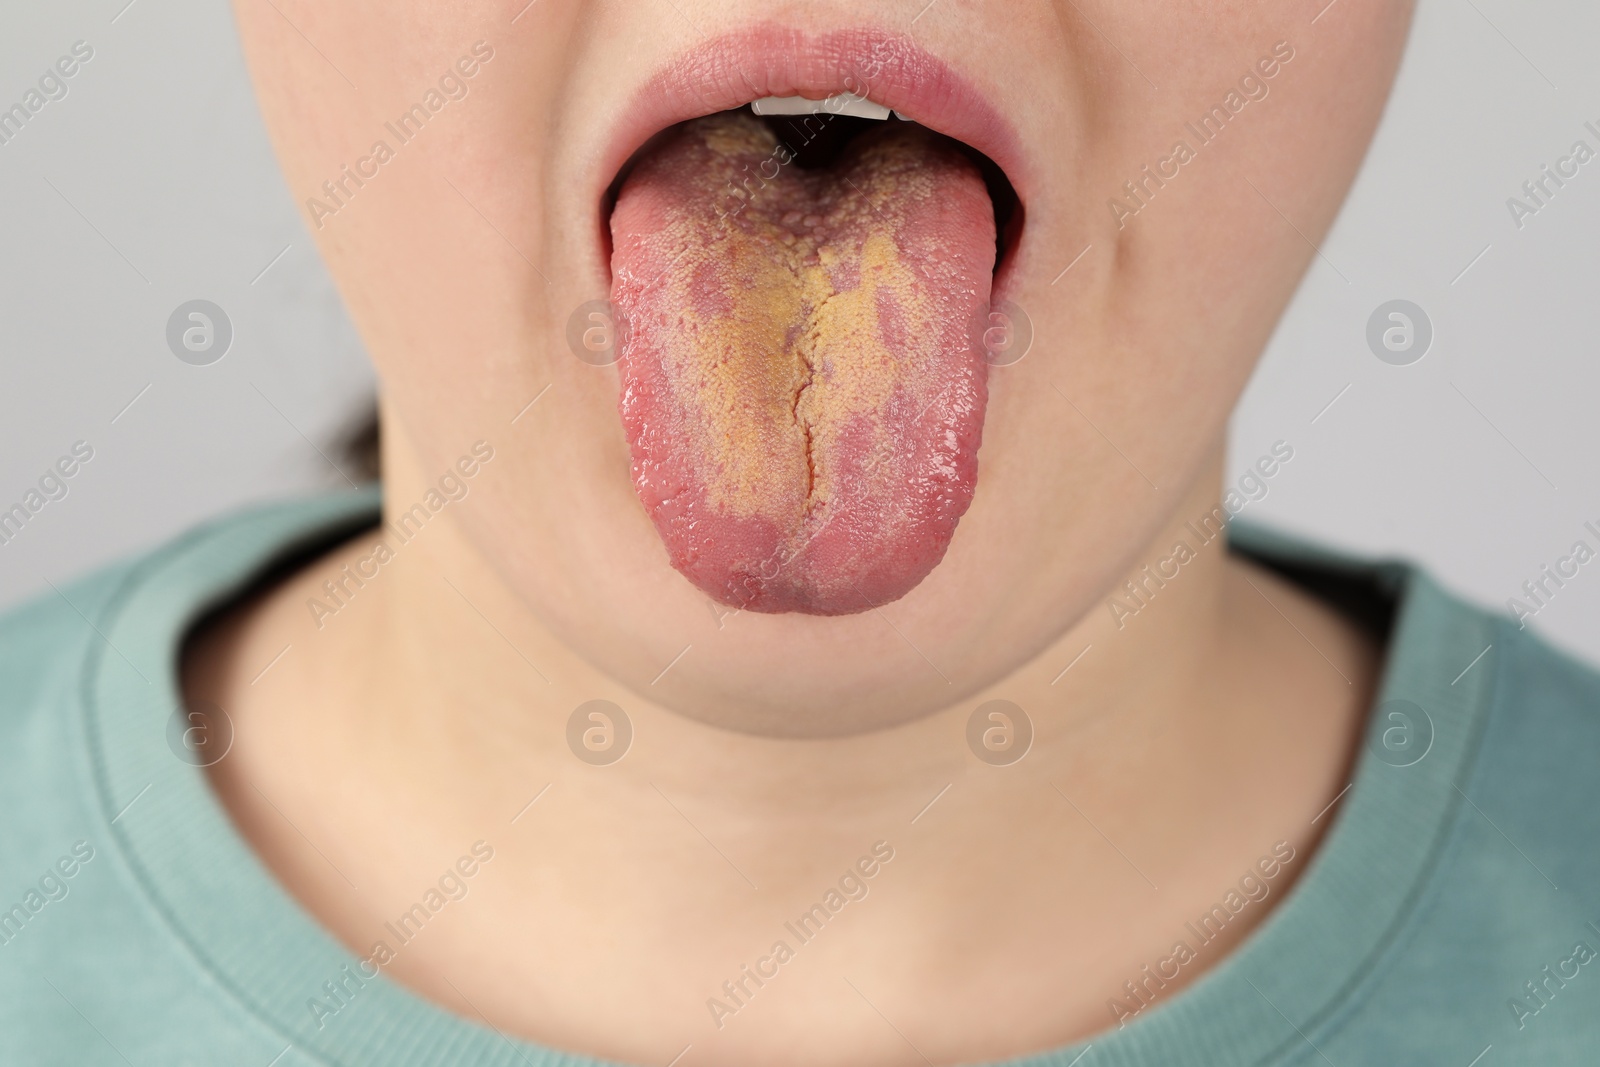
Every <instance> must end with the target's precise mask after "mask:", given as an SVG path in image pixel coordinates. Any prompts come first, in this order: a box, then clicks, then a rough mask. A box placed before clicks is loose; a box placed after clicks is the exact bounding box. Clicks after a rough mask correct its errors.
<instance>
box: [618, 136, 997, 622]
mask: <svg viewBox="0 0 1600 1067" xmlns="http://www.w3.org/2000/svg"><path fill="white" fill-rule="evenodd" d="M814 121H816V120H813V122H814ZM791 160H792V154H791V153H790V151H789V150H788V149H787V148H786V147H784V146H782V145H780V143H779V142H778V141H777V139H776V138H775V137H774V135H773V134H772V133H771V132H770V131H769V130H768V129H767V127H766V126H765V125H764V124H762V123H761V122H760V121H759V120H757V119H755V118H752V117H750V116H746V115H732V114H730V115H716V116H711V117H709V118H705V119H699V120H696V121H694V122H691V123H688V124H686V125H684V126H681V127H679V128H677V129H676V130H675V131H673V132H672V133H671V134H669V135H668V139H667V141H666V142H665V143H664V144H662V145H661V146H660V147H659V148H657V149H655V150H654V151H652V152H651V153H650V154H649V155H648V156H646V157H645V158H644V159H642V160H641V161H640V162H639V163H638V165H637V166H636V167H635V169H634V170H633V172H632V173H631V174H630V176H629V177H628V179H627V181H626V183H625V184H624V186H623V188H622V191H621V194H620V196H619V197H618V200H617V204H616V208H615V210H614V212H613V214H612V218H611V230H612V237H613V243H614V247H615V252H614V253H613V255H612V260H611V264H612V273H613V276H614V278H615V281H614V283H613V288H612V301H613V303H614V304H615V305H616V307H617V309H618V311H619V312H620V313H621V315H622V316H623V319H624V321H625V322H626V324H627V329H628V339H627V342H626V344H625V345H624V346H623V352H622V356H621V359H620V361H619V369H620V371H621V377H622V397H621V411H622V422H623V428H624V431H625V433H626V435H627V438H628V443H629V446H630V449H631V452H632V459H633V480H634V486H635V488H636V489H637V491H638V494H639V498H640V500H641V501H642V502H643V503H644V506H645V509H646V510H647V511H648V512H649V514H650V517H651V519H652V520H653V521H654V522H655V525H656V530H657V531H658V532H659V534H660V536H661V539H662V541H663V542H664V543H665V545H666V547H667V552H668V554H669V557H670V559H671V561H672V565H673V566H674V567H676V568H677V569H678V570H679V571H680V572H681V573H682V574H683V575H684V576H685V577H687V578H688V579H689V580H690V581H692V582H693V583H694V584H695V585H696V586H698V587H699V588H700V589H702V590H703V591H705V592H706V593H707V594H709V595H710V596H712V597H714V598H715V599H717V600H719V601H721V602H722V603H725V604H729V605H733V606H735V607H739V608H744V609H748V610H752V611H765V612H782V611H801V612H809V613H812V614H819V615H839V614H846V613H850V612H857V611H863V610H866V609H867V608H870V607H876V606H877V605H880V604H884V603H887V602H889V601H891V600H895V599H897V598H899V597H901V596H903V595H905V593H907V592H908V591H910V590H911V589H912V588H913V587H914V586H916V584H917V583H918V582H920V581H922V579H923V578H924V577H926V576H927V574H928V572H929V571H931V570H932V569H933V568H934V567H935V566H936V565H937V564H938V563H939V560H940V559H941V558H943V556H944V553H945V548H946V547H947V546H948V545H949V543H950V538H951V536H952V535H953V534H954V533H955V528H956V523H957V521H958V520H959V519H960V518H961V515H962V514H963V513H964V512H965V511H966V510H967V505H968V504H969V503H970V502H971V499H972V490H973V485H974V483H975V482H976V480H977V452H978V443H979V440H980V438H981V436H982V432H983V410H984V403H985V401H986V399H987V390H986V388H985V374H986V370H987V365H986V364H985V362H984V361H983V358H982V355H981V352H979V351H978V349H977V346H975V345H974V344H973V342H972V340H971V334H972V323H973V321H974V319H975V317H977V316H978V314H979V312H980V309H982V308H984V307H987V304H988V300H989V285H990V277H991V272H992V270H993V267H994V257H995V231H994V211H993V206H992V204H991V203H990V200H989V196H988V193H987V191H986V190H985V187H984V183H983V179H982V177H981V176H980V175H979V173H978V171H977V169H976V168H975V167H974V166H973V165H972V163H971V162H969V161H968V160H967V159H966V158H965V157H964V156H963V155H962V154H961V153H960V152H959V151H958V150H956V149H955V148H954V147H953V146H951V145H949V144H948V143H947V142H944V141H943V140H942V139H940V138H938V137H936V136H935V135H933V134H931V133H929V132H928V131H926V130H924V129H922V128H921V127H913V126H908V125H904V124H900V123H884V124H883V125H882V126H881V127H879V128H876V129H874V130H873V131H872V132H871V133H869V134H866V135H863V136H861V137H859V138H857V139H856V140H855V141H853V142H851V143H850V144H849V145H848V146H847V147H846V149H845V152H844V154H843V155H842V156H841V157H840V158H839V159H838V160H837V162H836V163H835V164H834V165H833V166H831V167H829V168H828V169H826V170H801V169H800V168H799V167H798V166H797V165H796V164H794V163H793V162H792V161H791Z"/></svg>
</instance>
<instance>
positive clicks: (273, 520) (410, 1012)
mask: <svg viewBox="0 0 1600 1067" xmlns="http://www.w3.org/2000/svg"><path fill="white" fill-rule="evenodd" d="M378 505H379V495H378V492H377V490H376V489H375V488H374V489H368V490H362V491H358V492H352V493H341V494H338V495H336V496H326V497H320V498H317V499H313V500H309V501H299V502H294V503H291V504H286V505H278V506H274V507H270V508H266V509H263V510H259V511H254V512H250V513H246V514H244V515H241V516H238V517H235V518H231V519H227V520H223V521H220V522H217V523H214V524H212V525H210V526H207V527H203V528H201V529H200V530H197V531H195V532H194V533H192V534H190V535H188V536H187V537H184V538H182V539H180V540H178V541H176V542H174V543H172V544H171V545H169V546H168V547H166V548H165V549H163V550H161V551H159V552H157V553H155V554H154V555H152V556H150V557H147V558H146V559H145V560H143V561H142V562H140V563H139V564H138V565H136V566H135V567H133V568H132V569H131V570H130V571H129V572H128V574H127V575H126V577H125V579H124V581H123V583H122V585H121V587H120V588H119V590H118V591H117V593H116V594H115V595H114V596H112V597H111V598H110V599H109V600H108V601H107V603H106V605H105V607H104V608H103V609H102V611H101V612H100V615H99V617H98V618H97V619H96V620H95V625H96V627H97V629H98V630H99V631H100V632H101V633H102V634H103V635H104V636H105V638H106V640H105V641H97V642H95V644H94V645H93V646H92V647H91V650H90V651H89V652H88V654H87V655H88V662H87V663H86V665H85V671H84V673H83V676H82V677H83V692H82V696H81V699H82V711H83V720H84V729H85V736H86V738H87V741H88V746H89V752H90V759H91V761H92V764H93V774H94V777H95V779H96V781H95V786H96V790H97V793H98V806H99V808H100V817H101V818H102V820H103V824H104V825H103V828H102V832H103V834H104V835H105V837H106V838H107V839H108V840H112V841H114V842H115V843H116V844H117V846H118V847H119V848H120V850H121V852H122V854H123V856H124V857H125V859H126V861H127V864H128V867H129V869H130V870H131V871H132V873H133V877H134V878H135V879H136V881H137V882H138V884H139V888H140V890H141V891H142V892H143V893H144V894H145V895H146V896H147V898H148V901H149V903H150V905H151V906H152V907H153V908H154V909H155V910H156V911H157V912H158V913H159V914H160V915H161V916H162V918H163V920H164V921H165V923H166V924H167V926H168V927H169V928H170V930H171V932H172V934H173V936H174V937H175V938H176V939H177V940H178V941H179V942H181V943H182V945H183V946H185V948H186V949H187V951H188V953H189V954H190V955H191V956H192V958H193V959H194V960H195V961H196V963H197V964H198V965H199V966H200V967H201V968H203V969H204V970H205V971H206V972H207V973H208V974H209V975H210V976H211V978H212V979H213V980H214V981H216V982H217V983H218V985H220V986H221V987H223V988H224V989H226V990H227V991H228V992H229V994H231V995H232V996H233V997H234V998H236V999H237V1001H238V1002H239V1004H240V1005H241V1006H242V1007H243V1008H244V1009H245V1010H247V1011H248V1012H250V1013H251V1014H252V1015H253V1016H255V1018H256V1019H257V1020H259V1021H260V1023H261V1024H262V1025H263V1026H264V1027H265V1028H267V1029H268V1030H269V1031H270V1032H271V1033H272V1034H273V1035H275V1036H276V1039H277V1040H281V1041H282V1042H283V1043H285V1044H287V1045H292V1046H294V1048H295V1049H297V1050H298V1051H299V1052H300V1053H301V1054H303V1055H306V1056H309V1057H311V1058H313V1059H315V1060H319V1061H321V1062H324V1063H327V1064H337V1065H340V1067H366V1065H379V1064H381V1065H384V1067H443V1065H445V1064H458V1063H473V1064H483V1065H486V1067H501V1065H504V1067H512V1065H521V1067H558V1065H559V1067H599V1065H601V1064H603V1063H605V1062H606V1061H601V1060H597V1059H594V1058H591V1057H587V1056H579V1055H574V1054H570V1053H563V1052H560V1051H557V1050H554V1049H548V1048H543V1047H540V1046H538V1045H535V1044H532V1043H528V1042H523V1041H518V1040H516V1039H514V1038H508V1037H506V1036H504V1035H502V1034H500V1033H498V1032H497V1031H495V1030H493V1029H491V1028H489V1027H487V1026H481V1025H478V1024H476V1023H473V1022H469V1021H466V1020H463V1019H461V1018H458V1017H456V1016H454V1015H452V1014H450V1013H449V1012H447V1011H445V1010H444V1009H442V1008H439V1007H436V1006H435V1005H433V1004H431V1003H429V1002H427V1001H424V1000H422V999H421V998H419V997H417V996H415V995H414V994H412V993H410V992H409V991H407V990H406V989H404V988H403V987H401V986H399V985H397V984H396V983H393V982H391V981H389V980H387V979H385V978H383V977H381V976H380V977H378V978H376V979H374V980H371V981H368V982H367V983H366V985H365V986H363V987H362V989H361V991H360V993H359V994H358V995H357V996H356V998H355V999H354V1000H353V1002H352V1003H351V1004H350V1006H349V1007H348V1008H346V1009H344V1010H343V1011H341V1012H340V1013H339V1014H338V1015H336V1016H334V1017H333V1018H331V1019H327V1020H325V1025H324V1026H322V1027H321V1028H320V1029H319V1028H318V1027H317V1025H316V1022H315V1020H314V1019H313V1017H312V1014H311V1012H310V1011H309V1010H308V1008H307V1006H306V1002H307V1000H308V998H311V997H313V996H316V995H318V994H319V993H320V987H321V984H322V982H323V981H325V980H327V979H332V978H336V977H337V976H338V975H339V974H340V972H341V969H342V968H344V967H345V966H347V965H348V966H351V967H353V966H354V964H355V962H356V961H355V959H354V958H353V957H352V956H351V955H350V954H349V952H348V951H347V950H345V949H344V948H343V947H342V946H341V945H340V944H339V943H338V942H337V941H336V940H335V939H334V938H333V937H332V936H331V935H330V934H328V933H327V932H325V931H324V930H323V929H322V928H321V927H320V926H318V925H317V923H316V922H315V920H313V919H312V918H311V917H310V916H309V915H308V914H306V912H305V911H304V910H303V909H302V908H301V907H300V906H299V904H298V903H297V902H296V901H295V900H294V899H293V898H292V897H290V896H289V895H288V894H287V893H286V892H285V891H284V890H283V889H282V887H281V886H279V884H278V883H277V881H276V880H275V879H274V878H273V877H272V875H271V874H270V873H269V872H268V871H267V870H266V869H265V868H264V867H263V866H262V864H261V862H260V860H259V859H258V858H257V857H256V856H255V854H254V853H253V852H252V851H251V850H250V848H249V846H248V845H247V844H246V843H245V841H244V840H243V839H242V838H241V837H240V836H239V834H238V833H237V831H236V830H235V829H234V827H233V825H232V823H231V822H230V820H229V818H228V816H227V814H226V812H225V811H224V810H223V809H222V807H221V805H220V804H219V803H218V802H217V800H216V798H215V796H214V795H213V793H212V792H211V789H210V787H209V785H208V783H207V781H206V777H205V774H204V772H203V771H201V770H200V769H198V768H195V767H191V766H189V765H188V764H187V763H184V762H182V761H181V760H179V759H177V758H175V757H174V755H173V752H172V751H171V750H170V749H169V747H168V743H167V740H166V736H167V735H166V731H167V723H168V719H169V717H170V716H171V714H172V712H173V710H174V709H175V708H177V707H178V706H179V705H180V701H181V698H180V687H179V682H178V677H177V670H178V657H179V653H180V651H181V647H182V643H183V640H184V638H185V636H186V635H187V633H188V632H189V630H190V629H191V628H192V627H193V626H194V625H195V623H196V622H197V621H198V620H199V619H200V618H202V617H203V616H205V615H206V614H208V613H209V612H211V611H212V610H214V609H216V608H218V607H219V606H222V605H225V604H227V603H229V602H230V601H233V600H235V599H237V598H238V597H240V596H241V595H243V594H244V593H245V592H246V591H248V590H249V588H250V587H251V586H252V585H253V584H254V583H255V582H257V581H258V580H259V579H260V577H261V576H262V575H263V574H264V573H266V572H268V571H269V570H271V569H272V568H273V567H274V566H275V565H278V564H281V563H282V562H284V561H285V560H288V559H292V558H294V557H301V556H305V555H307V554H310V553H314V552H316V551H317V550H318V549H320V548H322V547H325V546H331V545H332V544H333V543H334V542H336V541H338V540H340V539H342V538H344V537H346V536H349V535H350V534H353V533H355V532H357V531H358V530H359V529H361V528H363V527H367V526H371V525H373V524H375V523H376V521H377V517H378ZM1230 540H1231V543H1232V546H1233V548H1234V549H1235V550H1237V551H1241V552H1244V553H1247V554H1249V555H1252V556H1255V557H1258V558H1260V559H1262V560H1263V561H1265V562H1268V563H1279V564H1289V565H1292V566H1296V567H1302V568H1307V567H1309V568H1313V569H1319V570H1322V571H1325V572H1331V573H1333V574H1335V575H1338V576H1341V577H1343V578H1346V579H1348V580H1350V581H1365V582H1372V583H1376V584H1377V585H1379V586H1380V587H1382V588H1384V589H1386V590H1387V591H1389V592H1390V593H1392V594H1393V595H1394V596H1395V597H1396V599H1397V602H1398V603H1397V616H1396V618H1395V620H1394V625H1393V628H1392V630H1391V639H1390V643H1389V649H1388V656H1387V661H1386V665H1385V668H1384V674H1383V678H1382V681H1381V684H1380V689H1379V694H1378V697H1377V700H1376V702H1375V706H1374V707H1375V712H1374V714H1372V715H1369V720H1370V721H1369V743H1368V744H1367V745H1366V746H1365V747H1364V749H1363V752H1362V754H1361V756H1360V758H1359V761H1358V764H1357V767H1356V774H1355V780H1354V783H1353V785H1352V787H1351V788H1350V790H1349V791H1348V792H1347V793H1346V794H1345V795H1344V797H1343V798H1342V799H1341V800H1340V801H1339V802H1338V805H1337V807H1335V808H1334V809H1333V810H1332V811H1330V812H1328V813H1327V814H1325V815H1323V816H1322V817H1321V818H1323V819H1328V820H1331V821H1332V826H1331V827H1330V829H1329V830H1328V832H1327V835H1326V837H1325V838H1324V840H1323V842H1322V844H1321V846H1320V847H1319V848H1318V850H1317V851H1316V853H1315V854H1314V855H1313V856H1311V857H1310V858H1309V859H1308V860H1307V861H1306V862H1307V867H1306V870H1305V871H1304V872H1303V874H1302V876H1301V877H1300V879H1299V881H1298V882H1297V883H1296V885H1295V886H1294V888H1293V889H1292V890H1291V891H1290V893H1289V894H1288V896H1287V897H1286V898H1285V899H1284V900H1282V901H1281V902H1279V904H1278V906H1277V908H1276V909H1275V910H1274V911H1273V912H1272V913H1271V914H1270V915H1269V916H1268V917H1267V919H1266V920H1265V921H1264V922H1263V923H1262V924H1261V925H1260V926H1259V927H1258V928H1257V929H1256V930H1254V931H1253V932H1252V933H1251V935H1250V936H1249V937H1248V938H1247V939H1246V940H1245V941H1244V942H1243V943H1242V944H1241V945H1239V946H1238V947H1236V948H1235V949H1234V950H1233V952H1231V953H1230V954H1229V955H1228V956H1227V957H1225V958H1224V960H1222V961H1221V962H1218V963H1214V964H1213V965H1212V966H1211V968H1210V969H1209V970H1208V971H1207V972H1206V973H1205V974H1204V975H1203V976H1202V977H1201V978H1200V979H1199V980H1198V981H1197V982H1195V983H1194V984H1193V985H1191V986H1189V987H1188V988H1186V989H1184V990H1183V991H1182V992H1180V993H1178V994H1176V995H1174V996H1172V997H1171V998H1170V999H1169V1000H1166V1001H1164V1002H1160V1003H1157V1004H1156V1005H1154V1006H1152V1007H1151V1008H1149V1009H1147V1010H1146V1011H1145V1012H1144V1013H1143V1014H1141V1015H1140V1017H1139V1018H1138V1019H1137V1020H1135V1021H1134V1022H1133V1023H1131V1024H1130V1025H1129V1026H1127V1027H1126V1028H1125V1029H1121V1030H1111V1031H1107V1032H1105V1033H1103V1034H1101V1035H1099V1036H1097V1037H1095V1038H1093V1039H1091V1040H1090V1041H1086V1042H1083V1043H1080V1044H1077V1045H1073V1046H1071V1047H1066V1048H1060V1049H1055V1050H1052V1051H1050V1052H1047V1053H1042V1054H1039V1055H1034V1056H1027V1057H1022V1058H1019V1059H1016V1060H1012V1061H1009V1062H1010V1063H1011V1064H1014V1065H1019V1067H1020V1065H1026V1067H1045V1065H1050V1067H1066V1065H1069V1064H1080V1067H1124V1065H1126V1067H1133V1065H1149V1064H1157V1063H1159V1064H1162V1065H1165V1067H1190V1065H1193V1067H1204V1065H1209V1064H1215V1063H1230V1064H1239V1065H1244V1067H1248V1065H1264V1064H1272V1063H1278V1062H1281V1061H1286V1060H1289V1059H1294V1058H1299V1057H1300V1056H1301V1055H1306V1054H1309V1055H1312V1056H1313V1057H1315V1052H1314V1047H1315V1045H1316V1043H1317V1042H1318V1039H1319V1035H1320V1034H1322V1033H1325V1032H1327V1031H1328V1029H1329V1028H1331V1027H1334V1026H1336V1025H1337V1023H1338V1021H1339V1019H1340V1017H1341V1015H1342V1014H1344V1013H1346V1012H1348V1011H1351V1010H1353V1009H1354V1008H1355V1007H1356V1006H1358V1005H1359V1004H1360V1002H1361V1000H1362V998H1363V996H1364V994H1365V990H1366V987H1367V983H1368V980H1369V979H1370V977H1371V976H1372V975H1373V974H1374V972H1376V971H1378V970H1381V968H1382V963H1383V960H1384V957H1385V954H1386V953H1389V952H1393V951H1395V950H1396V946H1397V945H1399V944H1400V942H1402V941H1403V939H1404V937H1403V934H1404V928H1405V926H1406V924H1407V922H1408V921H1409V919H1410V917H1411V915H1412V913H1413V911H1414V905H1415V902H1416V900H1417V899H1418V897H1419V896H1420V895H1421V894H1422V893H1423V891H1424V889H1425V888H1426V883H1427V880H1428V875H1429V872H1430V871H1431V870H1432V869H1433V867H1434V865H1435V863H1436V860H1437V857H1438V854H1439V852H1440V849H1441V848H1442V847H1443V844H1444V839H1445V836H1446V831H1447V830H1448V828H1449V826H1450V823H1451V819H1452V816H1453V814H1454V812H1455V811H1456V808H1457V803H1458V801H1459V799H1460V794H1459V793H1458V791H1457V790H1456V788H1455V784H1456V783H1457V782H1458V781H1460V780H1461V779H1462V777H1463V775H1464V774H1465V772H1466V770H1467V765H1468V762H1469V761H1470V759H1471V757H1472V755H1473V753H1474V751H1475V749H1476V744H1477V739H1478V737H1479V735H1480V733H1481V730H1482V725H1483V721H1484V719H1485V718H1486V713H1487V709H1488V708H1489V707H1490V706H1491V704H1492V697H1493V692H1494V686H1495V684H1496V671H1495V669H1494V667H1495V661H1496V659H1497V657H1493V656H1490V657H1487V658H1486V659H1485V661H1484V662H1483V663H1480V664H1478V665H1477V668H1476V669H1474V670H1470V671H1468V672H1467V673H1465V674H1464V675H1461V676H1460V677H1459V678H1458V677H1457V676H1456V673H1455V672H1457V671H1459V670H1460V668H1461V667H1462V666H1464V664H1458V663H1456V662H1455V660H1456V659H1457V658H1459V657H1460V655H1461V651H1462V650H1463V649H1468V648H1470V649H1480V648H1485V647H1487V646H1488V645H1489V644H1490V643H1491V642H1492V641H1493V640H1494V632H1495V628H1496V626H1497V625H1498V624H1497V623H1496V622H1495V620H1493V619H1492V618H1490V617H1488V616H1485V615H1484V614H1482V613H1480V612H1477V611H1474V610H1471V609H1468V608H1465V607H1464V606H1463V605H1461V604H1460V603H1459V602H1457V601H1456V600H1454V599H1453V598H1452V597H1450V596H1449V595H1448V594H1446V593H1444V592H1443V591H1442V590H1441V589H1440V588H1439V587H1438V586H1437V585H1435V584H1434V583H1433V582H1432V581H1431V580H1430V579H1429V578H1427V576H1426V575H1424V574H1422V573H1420V572H1418V571H1415V570H1413V569H1411V568H1409V567H1406V566H1403V565H1400V564H1395V563H1370V562H1362V561H1357V560H1351V559H1348V558H1346V557H1342V556H1339V555H1336V554H1332V553H1327V552H1323V551H1320V550H1317V549H1313V548H1309V547H1307V546H1306V545H1304V544H1302V543H1299V542H1297V541H1294V540H1291V539H1288V538H1285V537H1281V536H1278V535H1274V534H1270V533H1267V532H1265V531H1262V530H1258V529H1254V528H1251V527H1248V526H1244V525H1237V524H1236V525H1235V527H1234V529H1233V530H1232V532H1231V534H1230ZM1391 700H1405V701H1410V702H1411V703H1413V704H1416V705H1418V706H1420V707H1422V708H1423V709H1425V710H1426V712H1427V713H1428V715H1429V717H1430V718H1431V720H1432V725H1433V741H1432V745H1431V747H1430V748H1429V750H1428V751H1427V755H1426V756H1425V757H1424V758H1423V759H1422V760H1420V762H1417V763H1415V764H1413V765H1411V766H1406V767H1397V766H1393V765H1391V763H1390V762H1385V761H1384V760H1382V759H1379V758H1377V757H1376V756H1375V755H1374V754H1373V753H1374V748H1375V743H1376V742H1375V741H1373V740H1371V739H1372V738H1374V737H1375V736H1376V733H1377V732H1378V731H1380V730H1381V729H1382V727H1383V725H1384V724H1383V723H1382V722H1381V721H1379V719H1378V718H1377V716H1376V709H1379V708H1382V707H1383V706H1384V704H1386V703H1387V702H1388V701H1391ZM135 798H137V803H136V804H134V805H133V806H131V807H129V806H128V805H129V804H130V801H132V800H134V799H135ZM125 808H126V810H124V809H125ZM1309 829H1310V828H1309V827H1308V830H1309Z"/></svg>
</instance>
